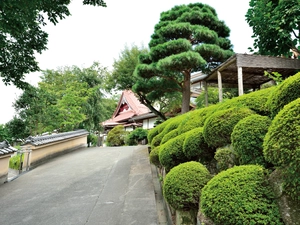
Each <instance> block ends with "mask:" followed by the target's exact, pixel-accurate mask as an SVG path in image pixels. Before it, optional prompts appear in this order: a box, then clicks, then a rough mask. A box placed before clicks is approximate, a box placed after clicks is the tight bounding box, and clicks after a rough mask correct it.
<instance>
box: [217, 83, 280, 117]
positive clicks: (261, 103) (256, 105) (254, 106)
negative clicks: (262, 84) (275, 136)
mask: <svg viewBox="0 0 300 225" xmlns="http://www.w3.org/2000/svg"><path fill="white" fill-rule="evenodd" d="M275 90H276V87H275V86H273V87H269V88H266V89H261V90H258V91H253V92H250V93H248V94H244V95H241V96H238V97H235V98H232V99H227V100H225V101H224V102H222V103H220V104H218V105H219V108H218V110H223V109H228V108H232V107H246V108H249V109H251V110H252V111H254V112H256V113H257V114H259V115H262V116H269V115H270V110H269V107H268V105H267V102H268V99H269V97H270V96H271V94H272V93H273V92H274V91H275Z"/></svg>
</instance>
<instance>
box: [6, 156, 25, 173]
mask: <svg viewBox="0 0 300 225" xmlns="http://www.w3.org/2000/svg"><path fill="white" fill-rule="evenodd" d="M20 158H21V157H20V153H18V154H17V155H14V156H12V157H11V158H10V159H9V168H11V169H14V170H18V169H20ZM22 162H24V154H22Z"/></svg>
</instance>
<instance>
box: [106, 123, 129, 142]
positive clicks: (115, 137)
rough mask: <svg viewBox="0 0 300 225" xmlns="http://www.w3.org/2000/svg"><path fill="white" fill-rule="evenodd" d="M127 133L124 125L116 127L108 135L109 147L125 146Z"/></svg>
mask: <svg viewBox="0 0 300 225" xmlns="http://www.w3.org/2000/svg"><path fill="white" fill-rule="evenodd" d="M126 135H127V132H126V131H125V130H124V126H123V125H118V126H115V127H114V128H113V129H111V130H110V131H109V132H108V134H107V139H106V141H107V145H108V146H122V145H125V137H126Z"/></svg>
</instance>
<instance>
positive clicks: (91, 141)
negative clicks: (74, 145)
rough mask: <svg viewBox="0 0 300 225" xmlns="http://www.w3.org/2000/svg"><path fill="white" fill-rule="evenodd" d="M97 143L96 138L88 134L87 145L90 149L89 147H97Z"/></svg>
mask: <svg viewBox="0 0 300 225" xmlns="http://www.w3.org/2000/svg"><path fill="white" fill-rule="evenodd" d="M97 142H98V136H97V135H95V134H89V135H88V136H87V144H88V146H89V147H90V145H91V146H94V147H95V146H97Z"/></svg>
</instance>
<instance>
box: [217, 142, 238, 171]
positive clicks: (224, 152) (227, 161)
mask: <svg viewBox="0 0 300 225" xmlns="http://www.w3.org/2000/svg"><path fill="white" fill-rule="evenodd" d="M214 158H215V160H216V161H217V169H218V171H223V170H227V169H229V168H231V167H233V166H235V165H238V154H237V153H236V152H235V151H234V150H232V149H231V148H230V147H224V148H218V149H217V151H216V153H215V157H214Z"/></svg>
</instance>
